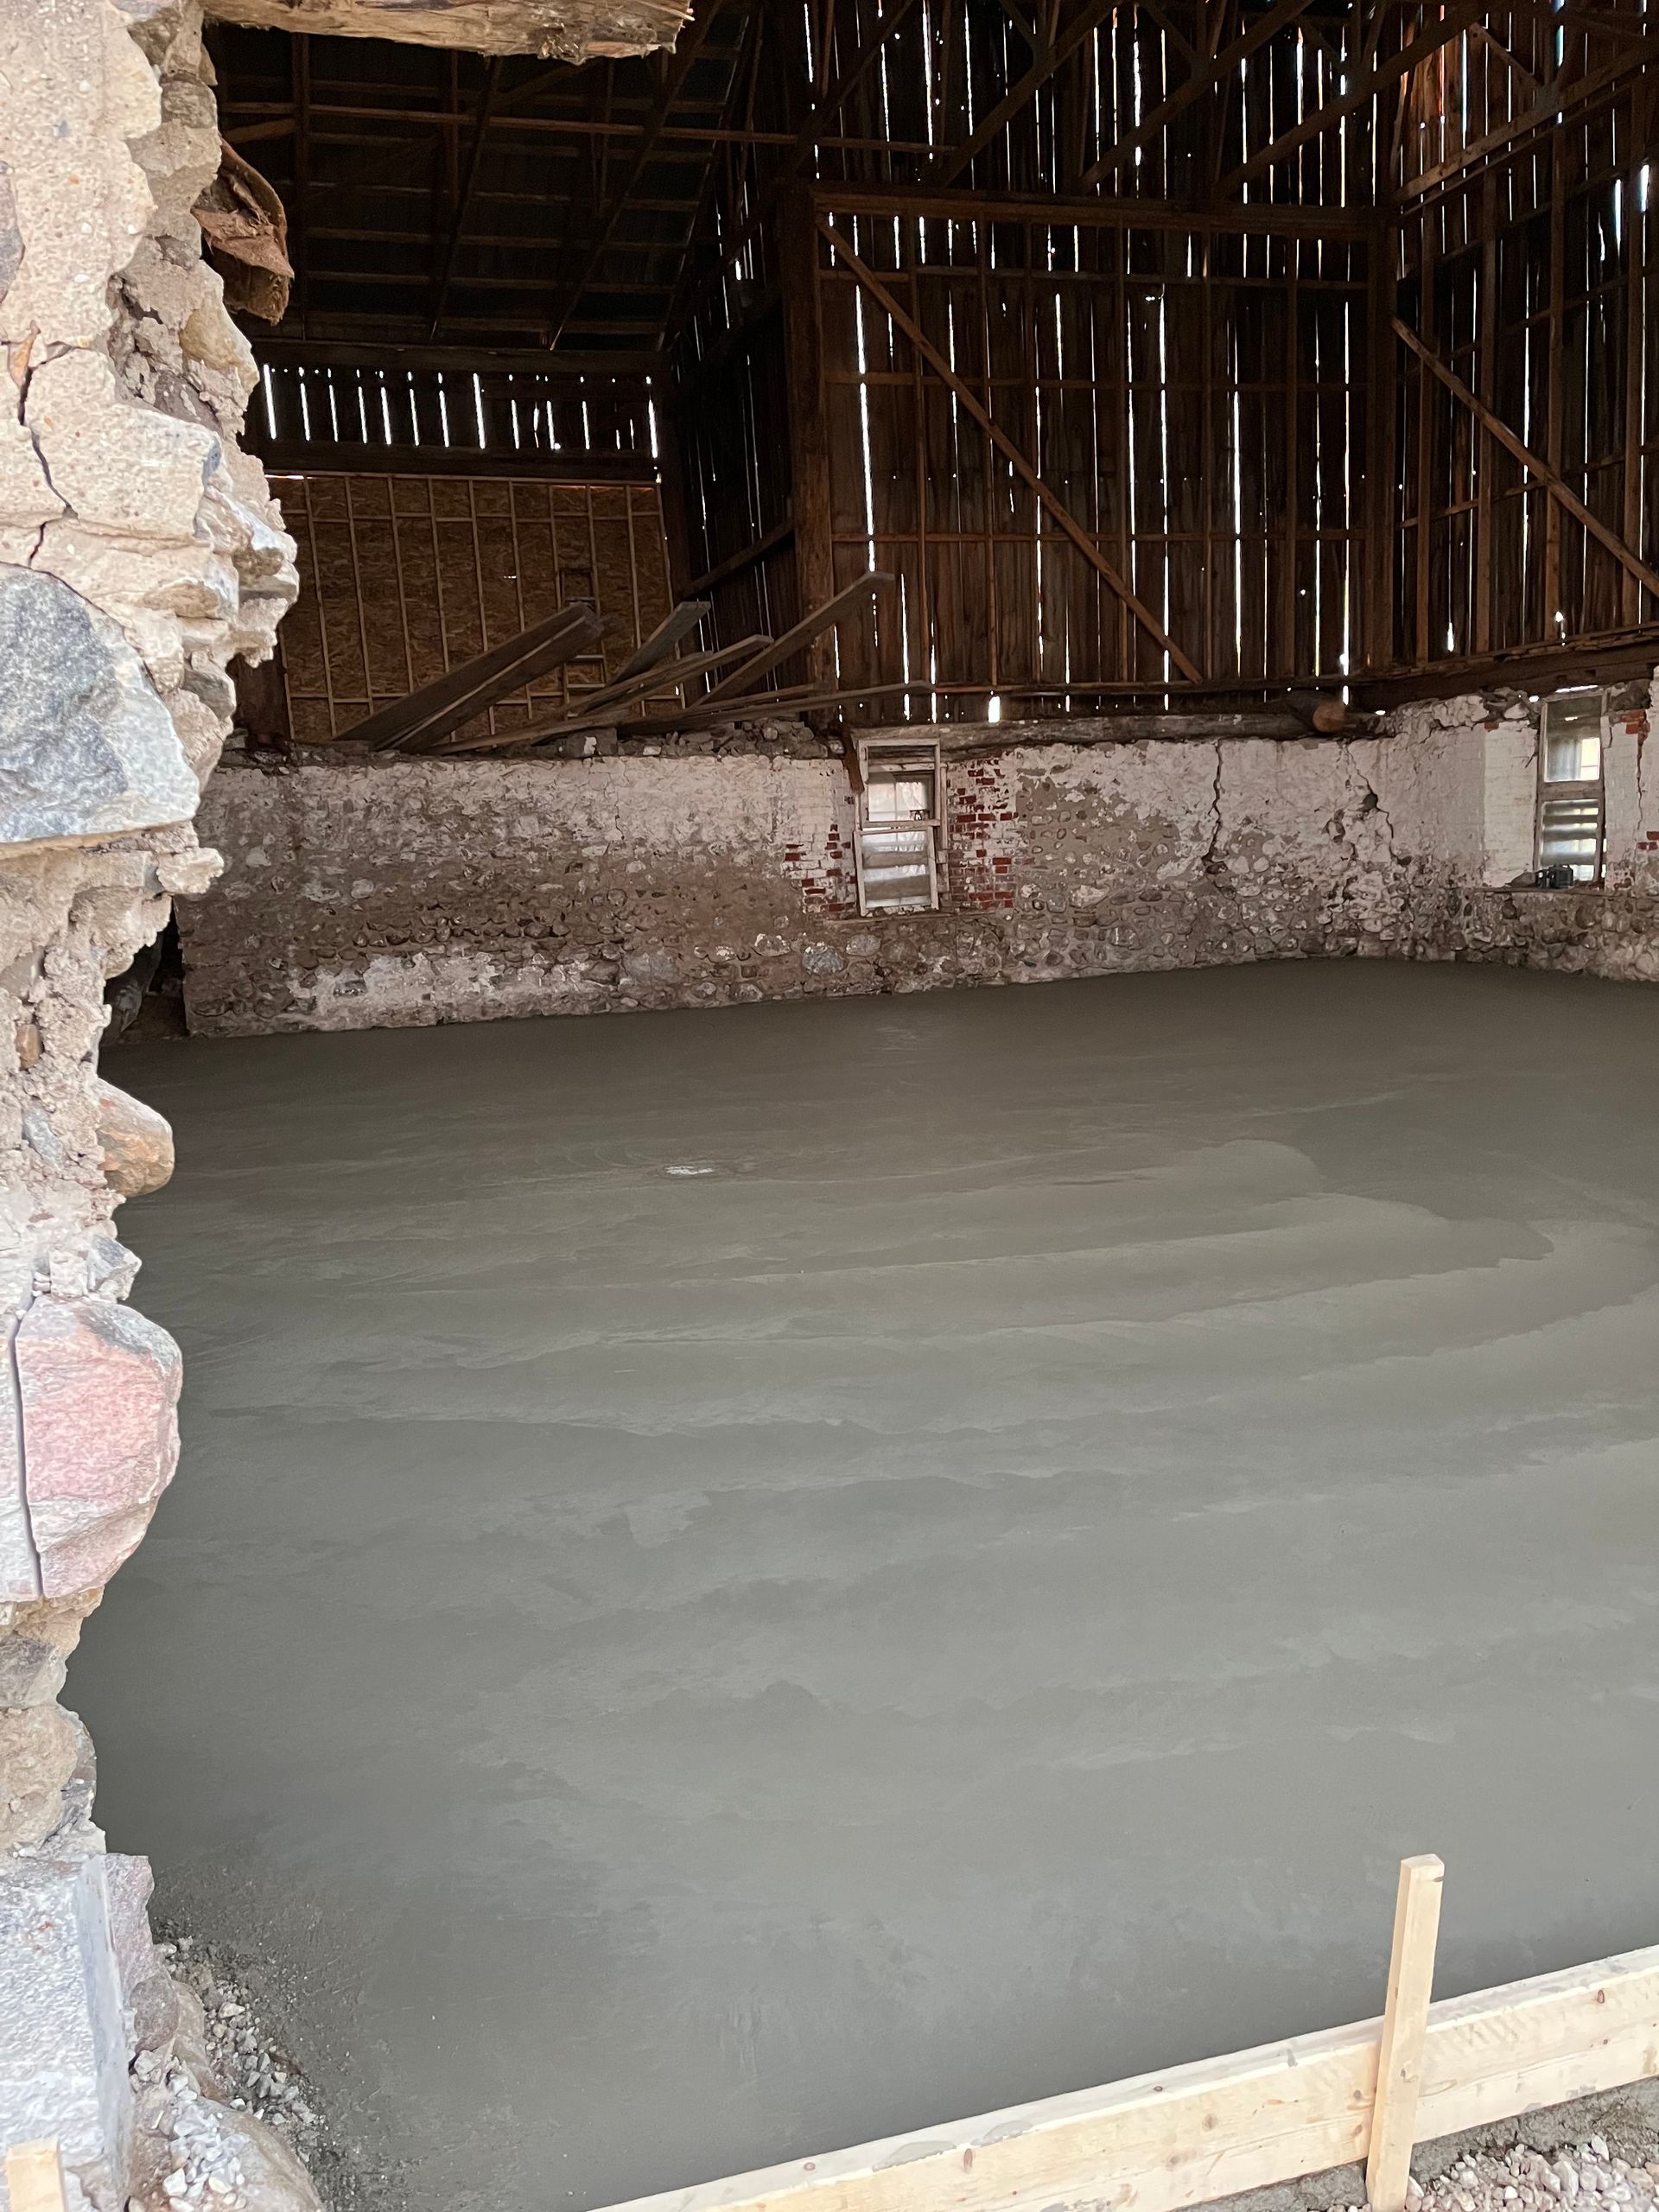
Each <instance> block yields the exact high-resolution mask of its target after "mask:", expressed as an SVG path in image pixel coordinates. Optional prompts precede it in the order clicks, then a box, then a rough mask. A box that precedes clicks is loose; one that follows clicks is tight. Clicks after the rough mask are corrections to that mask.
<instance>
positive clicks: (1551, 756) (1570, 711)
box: [1534, 691, 1607, 883]
mask: <svg viewBox="0 0 1659 2212" xmlns="http://www.w3.org/2000/svg"><path fill="white" fill-rule="evenodd" d="M1606 719H1607V697H1606V694H1605V692H1603V691H1562V692H1559V693H1557V695H1556V696H1555V697H1554V698H1553V699H1546V700H1545V701H1544V702H1543V711H1542V714H1541V716H1540V718H1539V728H1538V813H1537V830H1536V842H1535V861H1534V865H1535V868H1536V870H1537V873H1538V876H1539V879H1540V880H1541V881H1552V880H1561V879H1562V878H1564V879H1565V880H1567V881H1569V882H1573V883H1599V882H1600V880H1601V853H1602V840H1603V836H1604V832H1605V825H1606V813H1607V809H1606V791H1605V780H1604V776H1603V759H1604V746H1603V741H1604V738H1605V733H1606ZM1568 871H1570V874H1569V873H1567V872H1568Z"/></svg>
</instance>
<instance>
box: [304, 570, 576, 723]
mask: <svg viewBox="0 0 1659 2212" xmlns="http://www.w3.org/2000/svg"><path fill="white" fill-rule="evenodd" d="M602 628H603V625H602V624H601V621H600V619H599V616H598V615H597V614H596V613H594V609H593V608H592V607H590V606H588V604H587V603H586V602H585V601H583V602H581V603H579V604H578V605H576V606H574V607H560V609H559V610H558V612H557V613H556V614H550V615H549V616H548V618H547V620H545V621H544V622H537V623H536V624H534V625H533V626H531V628H530V629H528V630H521V631H520V632H518V636H517V637H514V638H509V639H507V640H506V642H505V645H495V646H493V647H492V649H491V650H490V651H489V652H486V653H478V654H476V655H474V658H472V659H471V660H465V661H462V662H461V665H460V666H459V667H458V668H452V669H450V670H449V671H448V673H447V674H445V675H443V676H440V677H435V679H434V681H433V682H432V683H423V685H422V686H421V688H420V690H418V691H411V692H410V693H409V695H408V696H407V697H405V698H402V699H395V700H394V701H393V702H392V703H391V705H390V706H389V707H382V708H381V709H380V710H379V712H378V714H373V715H369V716H368V717H367V718H366V719H365V721H360V722H357V723H355V724H353V727H352V728H350V729H348V730H344V731H342V732H341V738H342V740H344V739H350V740H351V741H353V743H354V744H359V745H372V747H374V748H375V750H376V751H377V752H387V751H390V750H391V747H393V746H396V745H407V744H409V743H410V742H411V741H413V740H415V739H416V738H429V737H436V736H447V735H448V733H449V731H450V730H452V729H458V728H460V727H461V723H462V722H464V721H467V718H468V717H469V716H470V715H476V714H481V713H482V712H483V711H484V709H485V708H486V707H490V706H493V704H494V703H495V702H496V700H498V699H499V698H502V697H504V696H505V694H506V693H507V692H509V691H512V690H516V689H517V687H518V685H519V684H521V683H530V682H531V680H532V679H533V678H534V677H537V676H544V675H545V674H546V673H547V671H548V670H549V669H550V668H557V667H558V666H559V665H560V664H562V663H563V662H564V661H567V660H574V659H575V657H576V655H577V654H578V653H581V652H586V651H587V650H588V647H589V646H590V645H596V644H597V643H598V642H599V638H600V634H601V630H602Z"/></svg>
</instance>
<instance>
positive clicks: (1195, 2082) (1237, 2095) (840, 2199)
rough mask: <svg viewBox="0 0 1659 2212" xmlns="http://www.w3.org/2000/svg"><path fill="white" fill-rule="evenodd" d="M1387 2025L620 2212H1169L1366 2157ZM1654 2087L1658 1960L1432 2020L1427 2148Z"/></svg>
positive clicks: (1209, 2063)
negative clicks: (1609, 2092) (1498, 2123)
mask: <svg viewBox="0 0 1659 2212" xmlns="http://www.w3.org/2000/svg"><path fill="white" fill-rule="evenodd" d="M1382 2036H1383V2022H1382V2020H1380V2019H1377V2020H1366V2021H1363V2022H1360V2023H1359V2024H1357V2025H1355V2026H1352V2027H1345V2028H1332V2029H1329V2030H1327V2031H1325V2032H1324V2033H1322V2034H1319V2035H1309V2036H1298V2037H1294V2038H1293V2039H1292V2040H1290V2041H1289V2042H1287V2043H1279V2044H1268V2045H1264V2046H1263V2047H1262V2049H1260V2050H1248V2051H1240V2052H1237V2053H1236V2054H1235V2055H1234V2056H1230V2057H1227V2058H1215V2059H1206V2060H1204V2061H1202V2062H1201V2063H1198V2064H1196V2065H1192V2066H1180V2067H1176V2068H1173V2069H1171V2070H1170V2071H1169V2072H1167V2073H1163V2074H1145V2075H1139V2076H1137V2077H1136V2078H1135V2079H1134V2080H1132V2081H1127V2082H1114V2083H1112V2084H1111V2085H1110V2086H1109V2088H1102V2089H1084V2090H1079V2091H1077V2093H1076V2094H1072V2095H1070V2096H1061V2097H1049V2098H1045V2099H1043V2100H1041V2101H1039V2102H1036V2103H1033V2104H1024V2105H1015V2106H1012V2107H1009V2108H1008V2109H1007V2110H1006V2111H1003V2112H995V2113H982V2114H981V2115H980V2116H979V2117H978V2118H977V2119H974V2120H958V2121H954V2122H950V2123H948V2124H945V2125H944V2126H922V2127H918V2128H916V2129H915V2130H913V2131H912V2133H910V2134H908V2135H902V2136H893V2137H889V2138H887V2139H885V2140H883V2141H881V2142H878V2143H866V2144H861V2145H859V2146H858V2147H857V2148H856V2149H855V2150H849V2151H839V2152H832V2153H830V2154H829V2155H827V2156H825V2157H822V2158H811V2159H801V2160H797V2161H794V2162H793V2163H791V2164H787V2165H781V2166H772V2167H768V2168H766V2169H765V2170H764V2171H760V2172H756V2173H748V2174H739V2175H735V2176H734V2177H732V2178H731V2179H729V2180H726V2181H717V2182H709V2183H704V2184H702V2186H700V2187H696V2188H691V2189H683V2190H667V2191H664V2193H663V2194H661V2195H659V2196H649V2197H641V2198H639V2199H636V2200H635V2201H634V2202H632V2204H630V2205H628V2206H626V2207H625V2208H616V2209H615V2212H1014V2208H1021V2207H1023V2208H1029V2212H1050V2208H1067V2212H1071V2208H1076V2212H1084V2208H1086V2212H1183V2208H1185V2207H1187V2206H1191V2205H1198V2204H1204V2203H1206V2202H1210V2201H1211V2199H1213V2198H1215V2197H1218V2196H1230V2195H1232V2194H1233V2193H1234V2192H1236V2191H1237V2190H1249V2189H1261V2188H1265V2187H1267V2186H1268V2185H1270V2184H1272V2183H1278V2182H1285V2181H1290V2180H1293V2179H1294V2178H1296V2177H1299V2176H1300V2175H1304V2174H1313V2173H1319V2172H1322V2171H1325V2169H1326V2168H1328V2167H1331V2166H1338V2165H1344V2164H1349V2163H1351V2161H1354V2160H1357V2159H1361V2158H1364V2156H1365V2153H1366V2150H1367V2147H1368V2145H1369V2143H1370V2133H1371V2119H1372V2111H1373V2107H1374V2104H1375V2101H1376V2084H1377V2070H1378V2054H1379V2048H1380V2044H1381V2041H1382ZM1656 2075H1659V1948H1654V1949H1651V1950H1645V1951H1632V1952H1628V1953H1626V1954H1625V1955H1623V1956H1622V1957H1619V1958H1614V1959H1605V1960H1601V1961H1598V1962H1596V1963H1595V1964H1593V1965H1591V1966H1586V1967H1572V1968H1570V1969H1568V1970H1567V1972H1565V1973H1562V1974H1543V1975H1541V1976H1539V1977H1538V1978H1537V1979H1535V1980H1530V1981H1521V1982H1514V1983H1511V1984H1510V1985H1509V1986H1507V1987H1505V1988H1502V1989H1491V1990H1483V1991H1481V1992H1479V1993H1478V1994H1476V1995H1473V1996H1469V1997H1455V1998H1451V1999H1446V2001H1444V2002H1443V2003H1440V2004H1438V2005H1432V2006H1431V2007H1430V2009H1429V2013H1428V2020H1427V2029H1426V2031H1425V2032H1424V2036H1423V2044H1422V2055H1421V2081H1420V2088H1419V2094H1418V2101H1417V2112H1416V2120H1415V2126H1414V2134H1415V2137H1416V2139H1418V2140H1419V2141H1425V2140H1427V2139H1430V2138H1432V2137H1434V2136H1440V2135H1452V2134H1456V2133H1459V2132H1460V2131H1461V2130H1463V2129H1465V2128H1468V2127H1476V2126H1482V2125H1484V2124H1486V2123H1488V2122H1491V2121H1495V2120H1507V2119H1510V2118H1513V2117H1514V2116H1515V2115H1516V2114H1517V2113H1523V2112H1529V2111H1531V2110H1533V2109H1535V2107H1540V2106H1544V2105H1553V2104H1560V2103H1564V2102H1566V2101H1567V2100H1569V2099H1571V2098H1573V2097H1579V2096H1587V2095H1591V2094H1595V2093H1596V2092H1598V2091H1600V2090H1603V2089H1611V2088H1620V2087H1622V2086H1623V2085H1624V2084H1626V2083H1628V2082H1638V2081H1645V2080H1649V2079H1652V2078H1653V2077H1655V2076H1656Z"/></svg>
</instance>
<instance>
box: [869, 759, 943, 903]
mask: <svg viewBox="0 0 1659 2212" xmlns="http://www.w3.org/2000/svg"><path fill="white" fill-rule="evenodd" d="M858 765H859V769H860V772H861V779H862V781H863V785H864V788H863V790H862V791H861V793H860V794H859V801H858V842H857V844H856V846H855V852H854V859H855V865H856V868H857V871H858V911H859V912H860V913H861V914H916V913H926V912H930V911H931V910H932V909H933V908H934V907H937V906H938V903H939V822H940V794H941V791H943V788H944V781H943V778H942V775H941V772H940V766H939V748H938V744H937V742H936V743H933V744H931V745H930V744H925V743H921V744H918V742H917V741H915V740H914V739H911V738H905V739H893V740H884V739H880V738H861V739H860V740H859V745H858Z"/></svg>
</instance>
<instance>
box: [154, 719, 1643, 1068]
mask: <svg viewBox="0 0 1659 2212" xmlns="http://www.w3.org/2000/svg"><path fill="white" fill-rule="evenodd" d="M961 739H962V733H961V732H960V731H959V730H958V731H957V732H955V733H954V734H951V742H953V743H960V741H961ZM1535 742H1536V738H1535V728H1534V726H1533V721H1532V719H1531V718H1530V717H1529V715H1528V714H1526V713H1525V712H1519V711H1518V712H1517V713H1516V714H1515V715H1510V716H1508V717H1507V718H1506V717H1505V716H1504V715H1503V714H1502V713H1501V712H1493V711H1491V710H1489V709H1488V708H1487V707H1486V705H1485V704H1484V702H1480V701H1462V702H1450V703H1449V704H1448V705H1446V706H1443V707H1441V706H1437V707H1433V708H1424V709H1413V710H1411V711H1410V712H1409V713H1408V714H1406V715H1402V716H1401V717H1399V718H1397V727H1396V728H1395V730H1394V731H1393V733H1392V734H1389V735H1386V736H1383V737H1378V738H1369V737H1368V738H1365V739H1363V740H1356V741H1348V742H1336V741H1330V740H1326V739H1315V738H1309V739H1306V740H1303V741H1290V742H1272V741H1260V740H1248V741H1238V740H1227V741H1222V742H1220V743H1218V744H1213V743H1198V742H1192V741H1179V742H1169V743H1157V742H1146V743H1135V744H1122V743H1116V742H1113V743H1104V744H1093V745H1089V746H1078V745H1076V744H1060V743H1055V742H1052V741H1046V736H1045V734H1043V733H1033V734H1031V735H1030V736H1029V737H1027V735H1025V734H1021V733H1019V732H1016V731H1014V730H1010V732H1009V733H1008V738H1007V744H1006V745H1005V746H1004V747H1001V749H999V750H996V751H983V750H975V751H973V752H954V753H950V754H948V755H947V760H946V769H945V781H946V793H945V803H944V811H945V822H946V829H945V834H944V899H943V903H942V908H941V911H940V912H938V913H936V914H912V915H903V916H887V917H882V918H874V917H872V918H861V917H860V916H859V915H858V912H857V900H856V890H855V876H854V868H853V838H854V834H855V802H854V799H853V796H852V792H851V790H850V787H849V781H848V778H847V774H846V771H845V769H844V768H843V767H842V765H841V763H840V762H839V761H838V760H828V759H803V758H798V757H793V756H792V754H791V752H790V751H788V750H787V749H780V750H779V752H777V753H772V754H771V755H766V754H761V753H745V754H734V755H727V756H724V757H720V758H715V757H711V756H710V755H709V754H707V753H691V754H689V755H686V756H683V757H663V758H649V757H643V756H640V755H637V754H636V755H633V756H631V757H630V756H620V757H612V758H603V759H594V760H571V761H565V760H538V761H507V760H473V761H463V760H429V761H422V760H397V759H392V758H386V757H385V756H380V757H376V756H369V755H363V754H358V755H355V756H354V757H353V756H351V755H348V754H346V753H343V752H334V753H327V754H312V755H309V756H302V758H301V760H300V761H299V762H298V763H297V764H296V765H291V766H278V767H270V766H254V765H251V763H248V762H241V763H238V762H237V760H236V758H235V756H234V755H233V756H232V760H231V762H229V763H227V766H226V769H225V771H224V772H222V773H221V774H220V775H219V777H218V778H217V779H215V782H214V785H213V790H212V791H211V793H210V795H209V797H208V799H207V821H208V823H209V824H210V825H211V834H212V836H213V839H214V842H215V843H216V844H218V845H219V847H220V848H221V849H223V850H224V852H225V853H226V874H225V877H224V879H223V880H222V881H221V882H220V883H219V885H218V886H216V887H215V889H214V891H213V894H212V895H211V897H210V898H208V899H204V900H201V901H199V902H195V903H194V904H193V905H192V906H190V907H189V908H188V910H187V911H186V912H184V913H183V915H182V916H181V931H182V935H183V938H184V947H185V962H186V976H185V988H186V998H187V1007H188V1014H189V1019H190V1021H191V1025H192V1027H194V1028H196V1029H198V1030H200V1031H204V1032H208V1033H217V1034H222V1035H234V1034H251V1033H259V1032H264V1031H270V1030H282V1029H308V1028H326V1029H335V1028H365V1027H397V1026H404V1025H408V1024H417V1023H423V1022H431V1021H440V1020H487V1019H491V1018H494V1017H498V1016H502V1015H509V1014H564V1013H585V1012H598V1011H604V1010H608V1009H616V1008H628V1007H654V1006H675V1005H712V1004H722V1003H728V1002H733V1001H746V1000H754V999H759V998H765V997H778V996H791V995H802V994H829V995H833V994H839V993H845V992H861V991H880V990H909V989H918V988H927V987H929V986H931V985H935V984H945V983H951V982H998V981H1004V982H1033V981H1040V980H1043V979H1045V978H1047V977H1052V976H1065V975H1096V974H1102V973H1106V972H1109V971H1111V970H1113V969H1136V968H1161V967H1180V966H1192V965H1200V964H1205V963H1214V962H1221V961H1230V960H1253V959H1271V958H1283V957H1309V956H1319V955H1330V954H1344V953H1358V954H1396V955H1402V956H1416V957H1428V958H1452V957H1476V958H1483V957H1500V958H1503V957H1539V958H1552V959H1553V958H1555V957H1562V958H1565V959H1567V960H1568V961H1569V963H1570V964H1583V965H1608V961H1609V953H1608V947H1607V946H1606V945H1605V944H1599V945H1598V947H1597V948H1596V949H1595V951H1594V955H1593V957H1582V956H1583V947H1582V944H1579V949H1578V950H1577V951H1574V950H1573V946H1574V944H1575V943H1578V940H1579V939H1580V938H1581V937H1582V931H1581V930H1580V925H1579V922H1578V920H1577V918H1576V917H1577V914H1578V912H1579V909H1580V906H1584V905H1585V903H1586V899H1588V897H1589V894H1560V895H1554V894H1547V893H1533V892H1522V893H1514V892H1510V891H1509V890H1507V889H1500V888H1498V886H1500V885H1507V884H1508V883H1509V881H1510V879H1511V878H1513V877H1514V876H1515V875H1516V874H1520V873H1522V871H1523V870H1524V869H1529V868H1530V867H1531V861H1532V842H1531V841H1532V807H1533V796H1534V785H1533V778H1534V773H1535V751H1534V748H1535ZM1619 742H1620V743H1621V745H1623V746H1624V748H1625V754H1624V757H1626V758H1628V759H1629V760H1631V761H1633V760H1634V758H1635V753H1636V747H1637V737H1636V736H1635V735H1634V734H1630V735H1628V736H1627V735H1626V734H1624V732H1623V731H1621V733H1620V739H1619ZM1612 775H1613V763H1612V762H1611V760H1610V778H1611V776H1612ZM1621 788H1622V786H1621ZM1635 805H1636V799H1635V786H1634V779H1633V777H1632V779H1630V801H1629V804H1625V803H1624V801H1621V803H1620V808H1619V810H1618V823H1619V829H1618V835H1619V836H1620V837H1621V839H1624V840H1625V841H1626V842H1633V840H1631V839H1630V836H1629V828H1630V823H1633V821H1634V819H1635V817H1634V813H1633V811H1632V810H1633V809H1634V807H1635ZM1613 812H1614V810H1613V809H1612V808H1611V804H1610V817H1611V815H1612V814H1613ZM1626 817H1629V821H1628V822H1627V819H1626ZM1522 825H1523V826H1524V841H1525V849H1524V851H1522V850H1521V849H1520V847H1519V845H1518V843H1517V842H1516V840H1517V839H1518V838H1519V837H1520V836H1521V834H1522ZM1622 849H1623V848H1621V850H1622ZM1621 865H1623V863H1621ZM1495 867H1497V868H1501V869H1502V871H1503V872H1502V874H1496V875H1495V874H1494V868H1495ZM1621 880H1622V879H1621ZM1610 895H1611V894H1610V893H1597V894H1595V902H1596V904H1597V906H1598V907H1599V909H1605V908H1606V907H1607V906H1608V904H1609V899H1610ZM1643 895H1645V894H1643ZM1621 896H1622V897H1623V899H1624V908H1625V909H1627V910H1628V912H1626V914H1625V917H1624V918H1627V919H1628V918H1630V916H1631V915H1634V914H1635V912H1636V910H1637V906H1640V905H1641V900H1640V899H1637V898H1636V896H1635V893H1634V885H1633V880H1632V882H1631V883H1630V884H1626V885H1624V892H1623V893H1622V894H1621ZM1633 901H1634V903H1633ZM1614 903H1618V902H1617V901H1615V902H1614ZM1643 912H1645V908H1643ZM1644 926H1645V925H1644ZM1602 933H1603V935H1604V936H1610V937H1611V935H1614V934H1616V932H1613V931H1612V930H1611V924H1607V925H1605V927H1604V929H1603V932H1602ZM1619 941H1620V942H1623V941H1624V940H1623V939H1620V940H1619ZM1652 941H1653V938H1652V933H1651V931H1649V933H1648V935H1647V936H1646V937H1644V938H1643V947H1644V948H1645V945H1646V944H1648V943H1649V942H1652ZM1641 957H1646V952H1645V949H1644V950H1643V953H1642V955H1641ZM1608 971H1609V972H1631V973H1636V972H1643V970H1642V969H1640V968H1639V966H1636V965H1631V966H1629V967H1627V968H1626V969H1623V970H1618V969H1616V968H1614V967H1612V966H1609V969H1608Z"/></svg>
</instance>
